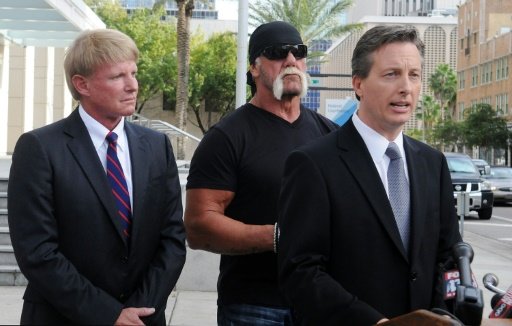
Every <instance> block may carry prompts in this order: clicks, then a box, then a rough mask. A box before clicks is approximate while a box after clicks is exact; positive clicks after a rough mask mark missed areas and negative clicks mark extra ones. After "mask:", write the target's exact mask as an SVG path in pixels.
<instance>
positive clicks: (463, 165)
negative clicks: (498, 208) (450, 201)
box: [444, 153, 494, 220]
mask: <svg viewBox="0 0 512 326" xmlns="http://www.w3.org/2000/svg"><path fill="white" fill-rule="evenodd" d="M444 155H445V157H446V161H447V162H448V168H449V169H450V175H451V177H452V183H453V198H454V199H455V206H457V193H459V192H467V193H469V210H470V211H476V212H477V213H478V217H479V218H480V219H482V220H488V219H490V218H491V216H492V208H493V203H494V195H493V193H492V191H491V187H490V184H489V182H488V181H486V180H484V179H482V176H481V175H480V173H479V172H478V169H477V167H476V166H475V164H474V163H473V161H472V160H471V158H470V157H469V156H468V155H466V154H462V153H444Z"/></svg>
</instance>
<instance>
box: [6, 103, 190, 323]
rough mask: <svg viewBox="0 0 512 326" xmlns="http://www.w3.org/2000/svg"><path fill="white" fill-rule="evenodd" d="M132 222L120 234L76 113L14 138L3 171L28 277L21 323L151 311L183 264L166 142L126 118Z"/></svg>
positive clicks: (100, 319)
mask: <svg viewBox="0 0 512 326" xmlns="http://www.w3.org/2000/svg"><path fill="white" fill-rule="evenodd" d="M125 130H126V134H127V137H128V142H129V147H130V158H131V165H132V171H133V172H132V181H133V223H132V235H131V239H130V241H129V242H127V241H126V240H125V238H124V237H123V236H122V232H121V225H120V223H119V218H118V216H117V213H116V207H115V202H114V198H113V196H112V193H111V191H110V186H109V184H108V180H107V177H106V173H105V170H104V168H103V166H102V165H101V162H100V160H99V158H98V155H97V153H96V150H95V148H94V146H93V143H92V141H91V138H90V136H89V134H88V132H87V129H86V127H85V125H84V123H83V122H82V120H81V118H80V116H79V114H78V110H75V111H74V112H73V113H72V114H71V115H70V116H69V117H68V118H66V119H63V120H61V121H59V122H56V123H53V124H51V125H48V126H46V127H43V128H40V129H36V130H33V131H31V132H28V133H25V134H23V135H22V136H21V137H20V139H19V140H18V142H17V144H16V147H15V150H14V154H13V158H12V166H11V172H10V176H9V197H8V207H9V228H10V234H11V239H12V243H13V247H14V253H15V255H16V259H17V261H18V264H19V266H20V269H21V271H22V272H23V274H24V275H25V276H26V278H27V279H28V286H27V289H26V292H25V295H24V300H25V301H24V307H23V312H22V323H33V324H47V323H82V324H113V323H114V322H115V320H116V319H117V317H118V316H119V314H120V312H121V309H122V308H123V307H155V308H156V312H155V314H154V315H152V316H150V317H148V318H145V319H144V320H145V322H146V323H150V324H161V325H163V324H165V316H164V310H165V306H166V302H167V298H168V296H169V294H170V293H171V291H172V289H173V287H174V286H175V284H176V281H177V279H178V277H179V275H180V273H181V270H182V268H183V264H184V262H185V252H186V251H185V244H184V241H185V233H184V227H183V222H182V212H183V210H182V204H181V193H180V192H181V190H180V184H179V179H178V171H177V168H176V163H175V159H174V156H173V153H172V148H171V145H170V143H169V140H168V138H167V137H166V136H165V135H163V134H161V133H157V132H155V131H152V130H150V129H147V128H143V127H140V126H137V125H134V124H131V123H128V122H126V123H125Z"/></svg>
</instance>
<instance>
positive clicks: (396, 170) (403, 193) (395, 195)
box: [386, 142, 411, 252]
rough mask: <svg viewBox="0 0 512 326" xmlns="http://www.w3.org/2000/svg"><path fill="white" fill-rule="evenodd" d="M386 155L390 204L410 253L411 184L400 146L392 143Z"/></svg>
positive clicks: (406, 249)
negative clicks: (406, 174)
mask: <svg viewBox="0 0 512 326" xmlns="http://www.w3.org/2000/svg"><path fill="white" fill-rule="evenodd" d="M386 155H387V156H388V157H389V159H390V162H389V167H388V191H389V202H390V203H391V208H392V209H393V214H394V215H395V220H396V224H397V226H398V231H399V232H400V237H401V238H402V242H403V244H404V247H405V251H406V252H408V251H409V233H410V209H411V208H410V198H409V197H410V193H409V182H408V181H407V178H406V176H405V168H404V162H403V160H402V155H401V154H400V150H399V149H398V146H397V145H396V144H395V143H393V142H391V143H389V146H388V148H387V149H386Z"/></svg>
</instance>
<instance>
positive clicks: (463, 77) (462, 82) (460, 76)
mask: <svg viewBox="0 0 512 326" xmlns="http://www.w3.org/2000/svg"><path fill="white" fill-rule="evenodd" d="M457 80H458V81H459V89H464V88H465V87H466V74H465V72H464V71H461V72H459V73H458V74H457Z"/></svg>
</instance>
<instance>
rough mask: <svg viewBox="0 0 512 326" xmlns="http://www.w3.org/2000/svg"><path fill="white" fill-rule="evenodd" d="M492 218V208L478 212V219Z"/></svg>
mask: <svg viewBox="0 0 512 326" xmlns="http://www.w3.org/2000/svg"><path fill="white" fill-rule="evenodd" d="M491 216H492V207H489V208H482V209H480V210H478V218H479V219H481V220H490V219H491Z"/></svg>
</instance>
